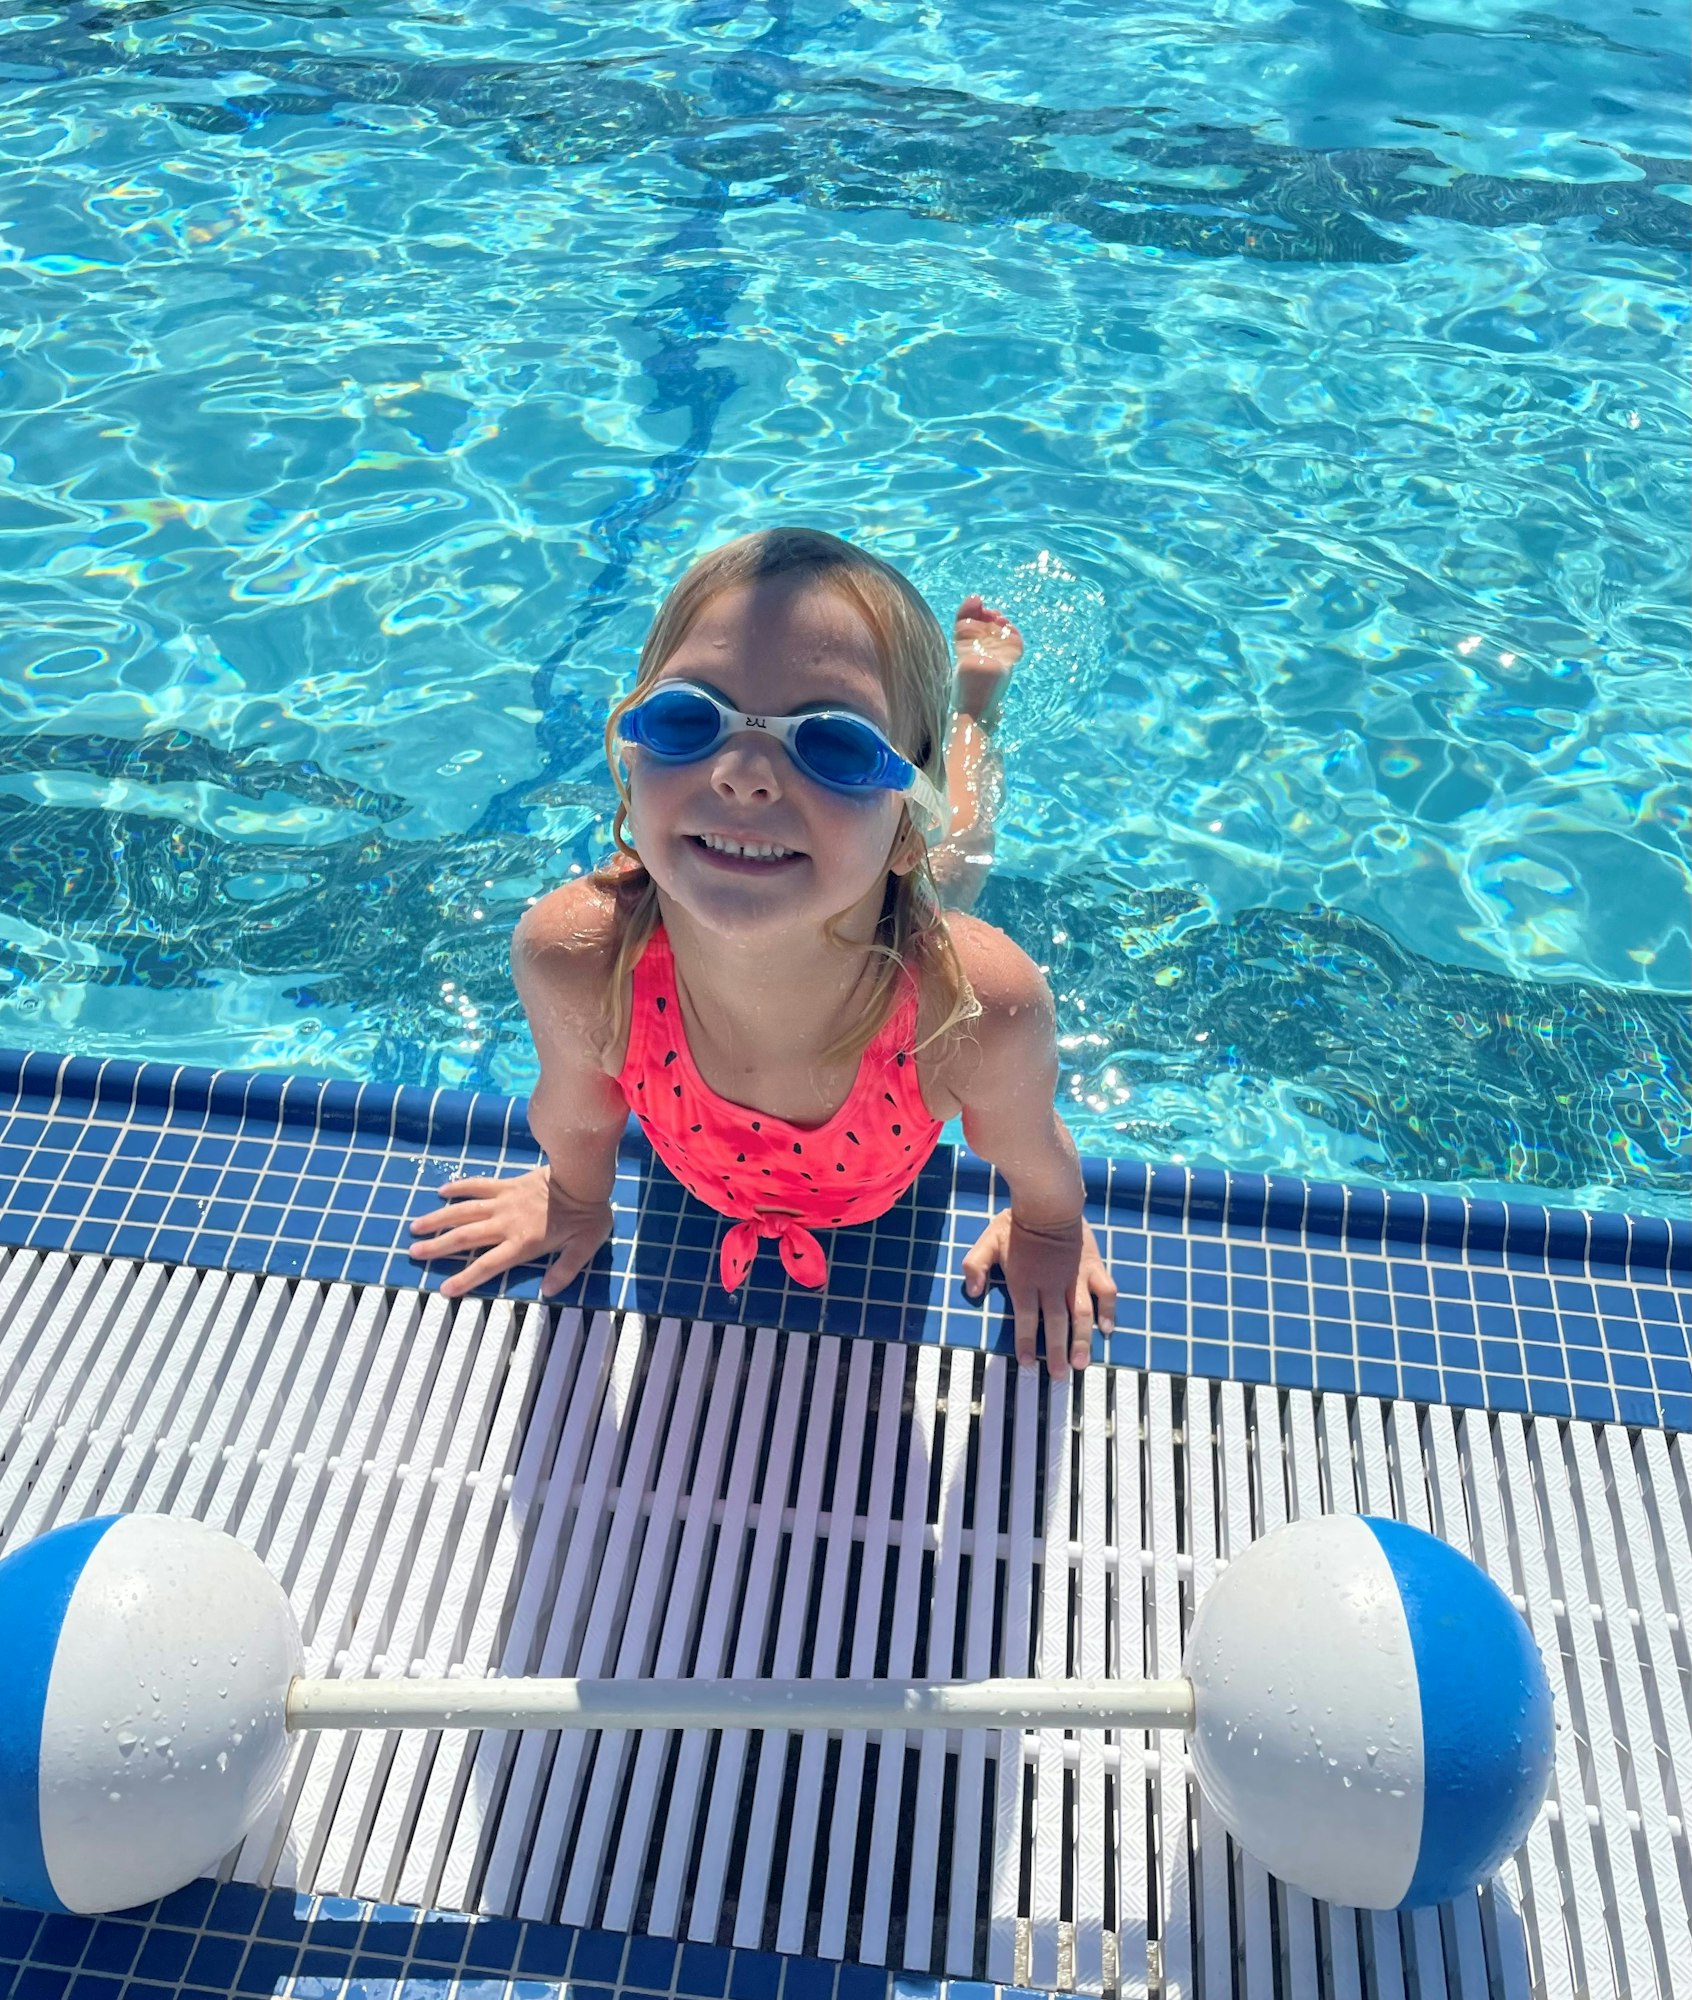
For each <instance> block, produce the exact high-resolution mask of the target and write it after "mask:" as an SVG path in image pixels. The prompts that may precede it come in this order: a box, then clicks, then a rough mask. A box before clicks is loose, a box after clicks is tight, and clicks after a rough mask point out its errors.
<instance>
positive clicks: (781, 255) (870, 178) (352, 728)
mask: <svg viewBox="0 0 1692 2000" xmlns="http://www.w3.org/2000/svg"><path fill="white" fill-rule="evenodd" d="M1684 44H1685V23H1684V20H1683V19H1682V18H1681V15H1680V12H1679V10H1669V9H1667V8H1659V7H1653V6H1645V5H1640V6H1632V7H1630V8H1629V9H1628V10H1627V11H1626V12H1625V13H1620V12H1618V11H1617V10H1615V9H1613V8H1600V7H1598V6H1596V5H1595V4H1593V0H1553V4H1551V5H1548V6H1544V5H1541V6H1535V7H1532V8H1530V7H1527V6H1526V5H1516V4H1508V0H1492V4H1488V5H1485V6H1478V7H1477V6H1464V7H1461V8H1459V7H1457V6H1455V5H1446V4H1439V0H1412V4H1409V5H1406V6H1401V7H1397V8H1395V9H1394V10H1393V11H1391V12H1388V11H1387V10H1385V9H1380V8H1374V7H1363V6H1360V5H1359V6H1353V5H1350V4H1345V0H1326V4H1320V5H1300V4H1279V0H1261V4H1247V0H1234V4H1226V3H1225V0H1216V4H1213V5H1208V6H1207V5H1205V4H1203V0H1185V4H1183V5H1182V6H1181V7H1180V8H1179V9H1178V10H1169V11H1154V10H1151V9H1147V8H1142V7H1123V6H1120V5H1111V6H1104V5H1100V4H1096V0H1094V3H1093V4H1087V5H1079V4H1070V5H1067V6H1054V7H1048V8H1044V9H1042V10H1040V31H1039V32H1038V33H1035V32H1031V29H1030V17H1029V12H1028V10H1027V9H1026V8H1022V7H1018V8H1012V7H1010V6H1008V5H1003V4H971V5H970V6H968V7H967V8H961V9H948V10H940V9H937V8H932V9H931V8H928V7H923V6H915V5H893V4H875V5H871V4H859V5H855V6H854V5H839V4H837V0H829V4H827V5H817V6H808V5H754V4H750V0H716V4H707V5H701V6H682V5H674V6H626V7H624V8H622V9H620V10H619V13H618V17H617V18H616V19H615V20H608V19H605V18H601V17H600V16H599V14H598V13H597V12H596V11H595V10H592V9H590V8H588V7H586V6H585V5H580V4H577V5H571V6H551V7H548V8H545V9H542V8H539V7H535V6H529V5H521V4H509V5H479V6H477V7H475V8H474V9H462V10H457V9H454V8H451V7H449V6H445V5H441V6H435V7H426V6H422V5H415V6H405V7H401V6H378V5H362V6H360V7H358V8H356V9H342V8H332V7H329V6H316V5H289V6H283V5H275V4H273V5H269V6H244V5H243V6H235V5H221V6H215V7H212V6H199V7H196V6H180V7H173V6H170V5H166V4H162V0H137V4H133V5H127V6H114V7H111V8H108V9H105V10H99V9H95V8H90V7H87V6H45V5H37V6H33V7H31V8H29V9H28V10H27V11H14V12H13V13H12V14H11V15H10V17H9V18H8V19H7V20H6V21H5V23H4V25H3V26H0V78H3V79H4V96H3V102H0V157H3V158H4V161H5V163H6V177H5V186H4V188H3V190H0V205H3V217H0V221H3V228H4V238H3V242H4V247H3V248H0V286H3V287H4V291H5V315H4V324H5V325H6V327H7V328H8V330H9V346H8V348H7V349H6V350H5V352H4V369H3V374H0V452H3V453H4V454H5V456H6V462H7V469H6V475H5V479H4V485H3V490H0V530H3V534H0V646H3V648H4V651H3V655H0V814H3V815H4V819H5V830H4V857H5V866H4V872H3V876H0V909H3V917H0V923H3V932H0V995H3V999H0V1040H4V1041H5V1042H8V1043H12V1044H14V1045H23V1046H32V1047H40V1048H47V1049H56V1050H68V1051H75V1052H84V1053H92V1054H101V1055H117V1056H129V1057H136V1058H142V1057H146V1058H158V1059H162V1060H171V1061H187V1062H193V1063H198V1064H206V1065H226V1066H240V1067H255V1066H256V1067H267V1068H289V1069H306V1070H312V1071H317V1072H320V1073H324V1074H329V1075H335V1076H342V1077H358V1078H364V1077H370V1078H377V1079H381V1080H383V1081H389V1082H414V1083H434V1082H440V1083H446V1084H452V1085H459V1086H464V1087H468V1088H491V1089H495V1090H507V1091H519V1092H520V1091H522V1090H523V1089H525V1088H526V1086H527V1084H528V1083H529V1081H530V1080H531V1075H532V1072H531V1069H530V1062H531V1057H530V1053H529V1050H528V1047H527V1041H526V1037H525V1035H524V1032H523V1026H522V1021H521V1016H520V1014H519V1013H518V1012H517V1010H516V1007H515V1003H514V1000H513V998H512V996H511V993H510V988H509V981H508V977H507V974H506V970H505V941H506V938H507V936H508V934H509V931H510V927H511V924H512V922H513V921H514V919H515V916H516V915H517V913H518V912H519V911H520V910H521V908H522V907H523V906H524V904H525V903H526V901H527V900H528V899H530V898H531V897H533V896H535V895H537V894H539V893H541V892H542V891H543V890H544V889H545V888H546V887H547V886H549V885H550V884H551V883H552V882H554V881H556V880H558V879H559V878H560V877H561V876H564V875H567V874H569V873H570V872H572V871H573V870H579V869H581V868H584V867H586V866H588V865H591V863H592V861H593V860H594V859H595V858H596V857H597V856H598V855H599V854H600V853H601V852H602V851H603V850H604V847H605V843H606V834H607V829H608V825H609V815H610V807H611V804H612V799H611V793H610V790H609V785H608V781H607V780H606V778H605V775H604V770H603V761H602V754H601V750H600V736H599V732H600V725H601V719H602V716H603V713H604V709H605V706H606V704H607V703H608V701H609V699H610V698H611V695H612V693H613V692H614V691H615V690H616V689H617V688H618V687H619V686H620V685H622V684H623V683H624V682H625V680H626V678H627V675H628V672H629V670H630V668H631V665H632V658H633V653H634V650H635V649H636V648H637V647H638V644H639V641H640V638H641V636H642V634H643V632H644V630H645V627H646V623H647V621H648V619H649V617H650V615H651V611H652V609H653V608H654V606H655V604H656V602H657V600H658V598H659V596H660V595H661V594H662V592H663V590H664V589H665V588H666V587H667V586H668V584H669V583H670V582H671V581H672V580H673V579H674V577H675V576H676V575H677V574H679V572H680V570H681V568H682V567H684V566H685V564H686V563H687V562H688V561H689V560H690V559H691V558H692V557H693V556H694V555H695V554H696V553H698V552H699V551H700V550H701V549H703V548H704V547H707V546H710V545H711V544H713V543H714V542H716V541H719V540H722V539H726V538H727V537H728V536H730V535H732V534H736V533H739V532H742V531H744V530H746V529H748V528H751V527H755V526H762V525H768V524H769V523H771V522H773V521H777V520H783V519H788V520H801V521H809V522H814V523H816V524H818V525H823V526H828V527H831V528H834V529H836V530H838V531H841V532H845V533H847V534H849V535H852V536H854V537H856V538H859V539H862V540H863V541H864V542H865V543H866V544H867V545H868V546H870V547H872V548H874V549H875V550H876V551H877V552H878V553H881V554H883V555H885V556H887V557H888V558H889V559H891V560H893V561H895V562H897V563H899V564H900V565H901V566H902V567H903V568H904V569H905V570H906V571H907V573H908V574H910V575H911V576H912V578H913V579H914V580H915V581H916V582H917V584H918V585H919V586H920V587H921V588H922V589H923V590H924V591H925V593H926V594H927V595H928V596H929V598H930V600H931V602H933V603H934V604H935V606H936V608H937V609H938V610H939V611H940V612H941V614H942V616H946V615H948V614H949V612H950V610H951V608H952V606H953V605H954V604H955V602H956V601H957V599H958V598H959V597H961V596H962V595H963V594H964V593H965V592H966V591H968V590H972V589H981V590H982V591H984V592H985V593H986V594H987V595H988V597H989V601H990V602H995V603H998V604H1001V605H1003V606H1004V607H1005V608H1006V609H1008V610H1009V611H1011V612H1012V614H1013V615H1014V616H1015V617H1016V618H1017V619H1018V621H1019V622H1020V623H1021V625H1022V626H1023V629H1024V631H1025V632H1026V633H1027V635H1028V638H1029V641H1030V652H1029V656H1028V658H1027V660H1026V662H1025V664H1024V667H1023V669H1022V670H1021V673H1020V675H1019V678H1018V680H1017V683H1016V685H1015V687H1014V689H1013V693H1012V696H1011V700H1010V704H1009V707H1008V710H1007V715H1006V721H1005V726H1004V732H1003V741H1004V745H1005V748H1006V751H1007V753H1008V762H1009V774H1008V777H1009V783H1008V794H1007V798H1006V803H1005V811H1004V818H1003V824H1002V833H1001V840H1000V849H999V861H998V864H997V866H996V868H995V871H994V876H993V878H992V880H991V881H990V883H989V885H988V887H987V890H986V892H985V893H984V896H983V898H982V902H981V904H980V911H981V914H982V915H983V916H985V917H987V918H988V919H989V920H990V921H993V922H996V923H999V924H1001V925H1002V926H1003V927H1005V928H1006V929H1008V930H1009V931H1011V933H1012V934H1013V935H1014V936H1016V937H1017V938H1018V939H1019V941H1020V942H1022V943H1023V944H1024V945H1025V946H1026V947H1027V948H1028V949H1030V950H1031V951H1032V952H1033V953H1034V955H1035V956H1036V958H1037V959H1038V960H1039V961H1040V962H1041V963H1042V964H1043V965H1046V966H1047V967H1048V968H1049V971H1050V975H1051V978H1052V982H1053V986H1054V989H1055V991H1056V992H1057V995H1058V1000H1059V1006H1060V1012H1061V1021H1062V1030H1063V1035H1064V1046H1065V1052H1066V1057H1067V1060H1068V1064H1069V1067H1068V1069H1067V1071H1066V1076H1065V1082H1064V1086H1063V1104H1064V1109H1065V1111H1066V1114H1067V1115H1068V1116H1069V1117H1070V1120H1071V1123H1072V1125H1073V1127H1074V1129H1075V1131H1076V1134H1077V1137H1078V1139H1079V1141H1080V1143H1081V1145H1082V1147H1083V1149H1084V1150H1086V1151H1089V1152H1093V1153H1109V1154H1117V1155H1123V1154H1127V1155H1134V1156H1142V1157H1149V1158H1152V1159H1170V1160H1178V1161H1183V1162H1185V1163H1188V1164H1193V1165H1221V1166H1229V1167H1239V1168H1242V1169H1250V1170H1253V1171H1265V1170H1270V1171H1280V1172H1290V1173H1295V1174H1300V1175H1306V1176H1309V1177H1312V1178H1339V1179H1346V1180H1352V1181H1384V1182H1390V1183H1392V1184H1394V1185H1397V1186H1408V1187H1445V1188H1458V1189H1470V1190H1475V1191H1482V1190H1484V1191H1487V1192H1490V1193H1498V1192H1512V1193H1519V1194H1521V1195H1524V1196H1529V1197H1538V1198H1546V1197H1549V1198H1553V1199H1556V1200H1560V1201H1563V1202H1575V1203H1579V1204H1583V1205H1586V1206H1591V1207H1610V1208H1625V1209H1628V1210H1631V1211H1633V1212H1635V1213H1648V1214H1650V1213H1655V1214H1666V1213H1671V1212H1673V1213H1679V1212H1682V1211H1683V1209H1684V1204H1685V1200H1686V1196H1687V1192H1688V1188H1689V1186H1692V1175H1689V1171H1688V1162H1687V1136H1688V1130H1689V1127H1692V1111H1689V1089H1688V1082H1687V1076H1688V1054H1689V1050H1688V1030H1687V1007H1686V999H1685V995H1686V992H1687V989H1688V987H1689V986H1692V944H1689V925H1688V880H1687V866H1686V857H1685V849H1684V837H1685V832H1686V828H1687V825H1688V821H1689V817H1692V815H1689V813H1688V804H1687V786H1686V770H1685V765H1686V756H1685V738H1684V713H1685V699H1686V643H1685V613H1686V587H1685V561H1686V546H1685V541H1686V538H1685V532H1684V530H1685V521H1686V504H1685V503H1686V448H1685V415H1684V410H1685V400H1686V399H1685V394H1684V386H1683V381H1684V360H1685V326H1686V304H1685V296H1684V284H1685V276H1686V256H1685V253H1686V246H1687V223H1688V216H1687V205H1688V200H1689V198H1692V188H1689V184H1692V168H1689V166H1688V161H1687V158H1686V154H1687V150H1688V148H1687V137H1686V131H1685V111H1684V96H1685V92H1684V78H1685V46H1684Z"/></svg>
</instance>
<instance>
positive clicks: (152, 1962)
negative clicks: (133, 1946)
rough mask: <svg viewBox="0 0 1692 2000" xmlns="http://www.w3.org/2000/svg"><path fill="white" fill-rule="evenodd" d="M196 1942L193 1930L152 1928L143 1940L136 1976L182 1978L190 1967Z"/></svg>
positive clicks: (136, 1962) (164, 1978) (137, 1960)
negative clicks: (189, 1962)
mask: <svg viewBox="0 0 1692 2000" xmlns="http://www.w3.org/2000/svg"><path fill="white" fill-rule="evenodd" d="M194 1943H195V1933H194V1932H193V1931H178V1930H158V1929H155V1930H150V1931H149V1932H148V1933H147V1935H146V1937H145V1938H144V1939H143V1940H142V1944H141V1951H140V1955H139V1957H137V1959H136V1961H135V1971H136V1976H137V1977H138V1978H141V1979H163V1980H178V1979H180V1978H181V1977H182V1975H183V1973H184V1972H186V1971H187V1969H188V1960H189V1958H190V1957H191V1956H192V1954H193V1950H194Z"/></svg>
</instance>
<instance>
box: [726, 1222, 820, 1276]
mask: <svg viewBox="0 0 1692 2000" xmlns="http://www.w3.org/2000/svg"><path fill="white" fill-rule="evenodd" d="M761 1236H773V1237H774V1238H775V1239H776V1249H777V1253H778V1254H779V1256H780V1258H781V1263H782V1269H783V1270H785V1271H786V1273H787V1275H788V1276H789V1277H790V1278H791V1279H792V1280H793V1282H794V1283H795V1284H797V1285H813V1286H815V1285H820V1284H822V1283H823V1282H824V1281H825V1280H826V1279H827V1277H828V1259H827V1258H826V1257H825V1256H824V1255H823V1248H822V1245H821V1244H820V1243H819V1242H818V1241H817V1239H816V1238H815V1237H814V1236H813V1235H812V1234H811V1232H810V1231H809V1230H808V1229H807V1228H806V1227H805V1225H804V1224H803V1223H802V1222H801V1221H800V1220H799V1218H798V1216H796V1215H757V1216H752V1217H749V1218H748V1219H746V1220H745V1221H741V1222H737V1223H736V1224H735V1225H734V1227H733V1228H732V1229H731V1230H730V1231H729V1233H728V1234H727V1235H726V1236H725V1237H724V1238H723V1249H722V1256H721V1258H720V1259H719V1260H718V1261H719V1268H720V1272H721V1276H722V1281H723V1290H724V1291H725V1292H733V1291H737V1290H738V1289H739V1288H740V1286H741V1285H742V1284H743V1283H744V1282H745V1279H746V1274H747V1272H748V1271H750V1270H751V1268H752V1260H753V1258H754V1257H756V1256H757V1254H758V1239H759V1237H761Z"/></svg>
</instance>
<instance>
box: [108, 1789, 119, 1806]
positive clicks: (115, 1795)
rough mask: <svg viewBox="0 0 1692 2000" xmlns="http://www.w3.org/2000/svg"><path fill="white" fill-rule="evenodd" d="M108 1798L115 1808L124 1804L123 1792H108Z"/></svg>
mask: <svg viewBox="0 0 1692 2000" xmlns="http://www.w3.org/2000/svg"><path fill="white" fill-rule="evenodd" d="M106 1797H107V1798H109V1799H110V1800H111V1802H112V1804H113V1805H114V1806H121V1805H122V1804H123V1794H122V1792H108V1793H107V1794H106Z"/></svg>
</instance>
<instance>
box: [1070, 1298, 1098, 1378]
mask: <svg viewBox="0 0 1692 2000" xmlns="http://www.w3.org/2000/svg"><path fill="white" fill-rule="evenodd" d="M1092 1358H1093V1300H1092V1294H1091V1293H1090V1292H1089V1291H1088V1290H1087V1287H1086V1286H1085V1285H1083V1284H1077V1285H1075V1286H1074V1287H1073V1288H1072V1289H1071V1291H1070V1294H1069V1365H1070V1367H1071V1368H1085V1367H1086V1365H1087V1363H1088V1362H1089V1361H1091V1360H1092Z"/></svg>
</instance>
